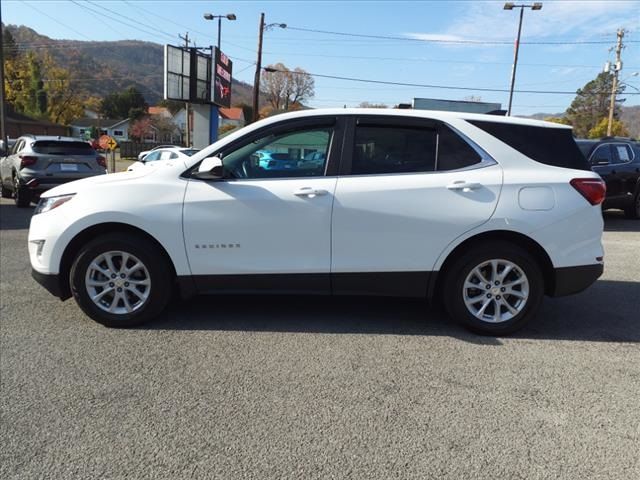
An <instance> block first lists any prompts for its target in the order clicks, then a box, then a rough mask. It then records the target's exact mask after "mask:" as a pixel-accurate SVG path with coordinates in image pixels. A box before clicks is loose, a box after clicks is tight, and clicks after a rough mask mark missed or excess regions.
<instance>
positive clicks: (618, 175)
mask: <svg viewBox="0 0 640 480" xmlns="http://www.w3.org/2000/svg"><path fill="white" fill-rule="evenodd" d="M576 143H577V144H578V147H580V150H581V151H582V153H583V154H584V156H585V157H586V158H587V160H588V162H589V164H590V165H591V168H592V169H593V171H594V172H596V173H597V174H599V175H600V176H601V177H602V178H603V179H604V181H605V183H606V184H607V197H606V198H605V200H604V203H603V205H602V208H603V210H606V209H609V208H619V209H621V210H624V213H625V216H626V217H627V218H632V219H636V220H638V219H640V143H638V142H637V141H636V140H633V139H630V138H621V137H605V138H602V139H600V140H586V139H579V140H576Z"/></svg>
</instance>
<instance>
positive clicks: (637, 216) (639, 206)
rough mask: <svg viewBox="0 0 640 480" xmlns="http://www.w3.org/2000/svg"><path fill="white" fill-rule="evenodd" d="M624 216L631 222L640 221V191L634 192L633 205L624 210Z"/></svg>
mask: <svg viewBox="0 0 640 480" xmlns="http://www.w3.org/2000/svg"><path fill="white" fill-rule="evenodd" d="M624 216H625V217H627V218H630V219H632V220H640V190H638V191H637V192H636V196H635V197H634V199H633V203H632V204H631V205H629V206H628V207H627V208H625V209H624Z"/></svg>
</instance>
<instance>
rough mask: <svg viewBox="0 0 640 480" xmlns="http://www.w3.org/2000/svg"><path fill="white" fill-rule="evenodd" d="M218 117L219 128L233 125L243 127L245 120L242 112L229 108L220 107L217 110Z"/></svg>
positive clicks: (238, 109)
mask: <svg viewBox="0 0 640 480" xmlns="http://www.w3.org/2000/svg"><path fill="white" fill-rule="evenodd" d="M218 117H219V119H218V120H219V123H218V125H219V126H220V127H224V126H225V125H233V126H234V127H244V124H245V118H244V110H242V108H239V107H231V108H223V107H220V108H219V109H218Z"/></svg>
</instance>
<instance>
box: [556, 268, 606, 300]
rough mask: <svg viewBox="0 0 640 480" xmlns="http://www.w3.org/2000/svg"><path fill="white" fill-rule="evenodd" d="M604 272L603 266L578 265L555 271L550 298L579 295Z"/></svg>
mask: <svg viewBox="0 0 640 480" xmlns="http://www.w3.org/2000/svg"><path fill="white" fill-rule="evenodd" d="M603 271H604V265H602V264H601V263H597V264H594V265H580V266H577V267H563V268H556V269H555V284H554V289H553V292H551V296H552V297H563V296H565V295H573V294H574V293H579V292H582V291H583V290H585V289H586V288H587V287H589V286H590V285H591V284H593V283H594V282H595V281H596V280H597V279H598V278H600V276H601V275H602V272H603Z"/></svg>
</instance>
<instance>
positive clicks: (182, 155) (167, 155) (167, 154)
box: [127, 147, 200, 172]
mask: <svg viewBox="0 0 640 480" xmlns="http://www.w3.org/2000/svg"><path fill="white" fill-rule="evenodd" d="M199 151H200V150H198V149H196V148H181V147H167V148H159V149H157V150H153V151H152V152H150V153H149V154H148V155H146V156H145V157H144V158H143V159H142V160H138V161H137V162H133V163H132V164H131V165H129V167H128V168H127V171H129V172H132V171H134V170H137V169H138V168H144V167H145V166H154V167H155V166H157V165H159V164H162V163H164V161H165V160H176V159H182V160H186V159H188V158H189V157H190V156H192V155H193V154H195V153H198V152H199Z"/></svg>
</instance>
